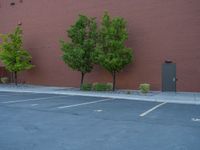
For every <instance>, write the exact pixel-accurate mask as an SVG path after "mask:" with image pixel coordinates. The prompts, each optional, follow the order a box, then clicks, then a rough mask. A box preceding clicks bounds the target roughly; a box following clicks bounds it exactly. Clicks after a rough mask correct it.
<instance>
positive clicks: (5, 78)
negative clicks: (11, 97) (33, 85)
mask: <svg viewBox="0 0 200 150" xmlns="http://www.w3.org/2000/svg"><path fill="white" fill-rule="evenodd" d="M8 81H9V79H8V77H2V78H1V82H2V83H4V84H5V83H8Z"/></svg>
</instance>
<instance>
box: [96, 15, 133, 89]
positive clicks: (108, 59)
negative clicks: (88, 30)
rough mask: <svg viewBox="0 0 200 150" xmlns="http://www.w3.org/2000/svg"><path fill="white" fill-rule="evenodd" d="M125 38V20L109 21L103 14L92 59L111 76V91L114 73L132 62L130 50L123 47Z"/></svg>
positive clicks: (114, 19)
mask: <svg viewBox="0 0 200 150" xmlns="http://www.w3.org/2000/svg"><path fill="white" fill-rule="evenodd" d="M127 38H128V34H127V31H126V22H125V20H124V19H123V18H120V17H116V18H113V19H111V18H110V16H109V15H108V14H107V13H105V14H104V16H103V20H102V23H101V28H100V30H99V36H98V43H97V46H96V49H95V52H94V55H93V58H94V60H95V62H96V63H97V64H99V65H100V66H102V67H103V68H105V69H106V70H108V71H109V72H110V73H111V74H112V77H113V91H114V90H115V83H116V73H117V72H119V71H120V70H122V69H123V68H124V67H125V66H126V65H127V64H129V63H130V62H131V60H132V50H131V49H130V48H127V47H126V46H125V41H126V40H127Z"/></svg>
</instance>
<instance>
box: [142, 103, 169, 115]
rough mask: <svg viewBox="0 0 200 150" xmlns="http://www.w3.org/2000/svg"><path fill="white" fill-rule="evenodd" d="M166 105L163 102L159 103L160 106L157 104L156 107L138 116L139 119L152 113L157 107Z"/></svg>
mask: <svg viewBox="0 0 200 150" xmlns="http://www.w3.org/2000/svg"><path fill="white" fill-rule="evenodd" d="M166 103H167V102H163V103H161V104H158V105H156V106H154V107H153V108H151V109H149V110H147V111H145V112H144V113H142V114H140V117H144V116H146V115H147V114H149V113H150V112H152V111H154V110H156V109H157V108H159V107H161V106H163V105H165V104H166Z"/></svg>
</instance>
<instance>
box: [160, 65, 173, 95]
mask: <svg viewBox="0 0 200 150" xmlns="http://www.w3.org/2000/svg"><path fill="white" fill-rule="evenodd" d="M162 91H174V92H175V91H176V64H174V63H164V64H163V65H162Z"/></svg>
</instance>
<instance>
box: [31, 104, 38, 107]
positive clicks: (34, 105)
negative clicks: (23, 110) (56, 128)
mask: <svg viewBox="0 0 200 150" xmlns="http://www.w3.org/2000/svg"><path fill="white" fill-rule="evenodd" d="M37 105H39V104H31V106H33V107H34V106H37Z"/></svg>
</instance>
